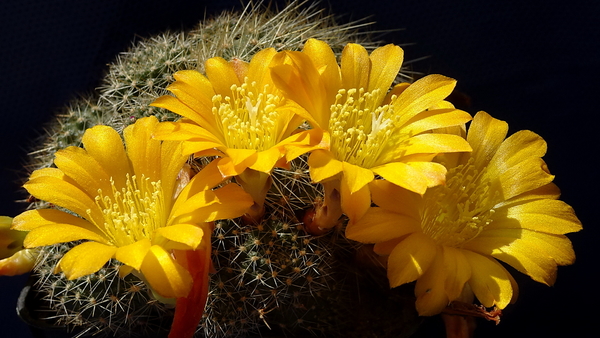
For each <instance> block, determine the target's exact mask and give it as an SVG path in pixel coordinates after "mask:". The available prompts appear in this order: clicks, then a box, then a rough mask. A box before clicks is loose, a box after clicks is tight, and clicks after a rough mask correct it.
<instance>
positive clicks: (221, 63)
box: [205, 57, 241, 97]
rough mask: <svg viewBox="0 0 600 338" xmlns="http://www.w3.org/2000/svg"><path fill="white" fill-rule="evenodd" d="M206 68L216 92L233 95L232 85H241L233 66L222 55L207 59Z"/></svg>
mask: <svg viewBox="0 0 600 338" xmlns="http://www.w3.org/2000/svg"><path fill="white" fill-rule="evenodd" d="M205 69H206V76H208V79H209V80H210V83H211V84H212V86H213V88H214V89H215V93H216V94H218V95H222V96H223V97H225V96H229V97H233V95H232V93H231V86H232V85H237V86H240V85H241V83H240V81H239V79H238V76H237V74H236V73H235V70H234V69H233V66H232V65H231V64H230V63H229V62H227V61H226V60H225V59H223V58H222V57H213V58H210V59H208V60H206V63H205Z"/></svg>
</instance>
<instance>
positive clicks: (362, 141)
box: [329, 88, 405, 168]
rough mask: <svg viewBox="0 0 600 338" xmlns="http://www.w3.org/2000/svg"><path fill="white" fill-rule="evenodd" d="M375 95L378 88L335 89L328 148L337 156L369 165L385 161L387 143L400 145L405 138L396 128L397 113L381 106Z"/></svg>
mask: <svg viewBox="0 0 600 338" xmlns="http://www.w3.org/2000/svg"><path fill="white" fill-rule="evenodd" d="M378 97H379V89H375V90H373V91H371V92H365V90H364V89H363V88H360V89H358V90H357V89H355V88H353V89H348V90H345V89H340V90H339V91H338V94H337V95H336V98H335V103H334V104H333V105H332V106H331V118H330V119H329V131H330V134H331V151H332V152H333V154H334V155H335V157H336V158H337V159H339V160H342V161H345V162H348V163H351V164H354V165H358V166H361V167H363V168H372V167H374V166H376V165H378V164H380V163H382V162H384V161H385V160H383V159H382V156H383V155H386V153H387V152H388V151H389V149H388V148H389V146H388V145H389V144H396V145H398V146H400V145H401V142H402V138H405V137H404V136H403V135H402V134H401V133H399V132H398V131H397V130H396V129H397V128H396V125H397V123H396V122H397V121H396V120H397V118H398V116H395V115H397V114H394V110H393V108H392V106H390V105H383V106H380V105H379V104H380V102H379V99H378ZM394 99H395V97H393V98H392V100H394Z"/></svg>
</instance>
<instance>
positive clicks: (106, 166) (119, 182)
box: [38, 125, 131, 216]
mask: <svg viewBox="0 0 600 338" xmlns="http://www.w3.org/2000/svg"><path fill="white" fill-rule="evenodd" d="M82 142H83V146H84V147H85V150H86V151H87V153H88V154H89V155H91V156H92V157H93V158H94V159H95V160H96V161H97V162H98V163H99V164H100V166H101V167H102V169H103V170H104V172H106V174H107V175H108V176H109V177H112V179H113V180H114V181H115V186H117V187H122V186H124V185H125V178H126V177H125V174H126V173H131V169H130V168H129V159H128V158H127V155H126V153H125V148H124V146H123V140H122V139H121V136H119V133H117V131H116V130H114V129H113V128H111V127H109V126H102V125H99V126H95V127H93V128H90V129H88V130H86V131H85V133H84V134H83V138H82ZM38 198H39V197H38ZM65 208H67V209H69V210H72V211H75V210H73V209H71V208H69V207H65ZM79 215H80V216H85V214H83V215H82V214H79Z"/></svg>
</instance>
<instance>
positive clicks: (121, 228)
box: [95, 174, 167, 247]
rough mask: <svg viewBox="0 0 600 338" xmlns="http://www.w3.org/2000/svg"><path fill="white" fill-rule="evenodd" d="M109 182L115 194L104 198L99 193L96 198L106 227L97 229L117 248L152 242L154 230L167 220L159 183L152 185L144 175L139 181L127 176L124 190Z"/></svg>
mask: <svg viewBox="0 0 600 338" xmlns="http://www.w3.org/2000/svg"><path fill="white" fill-rule="evenodd" d="M110 182H111V186H112V191H110V192H109V193H108V194H105V193H104V192H103V191H102V190H101V189H98V196H96V198H95V201H96V205H98V207H99V208H100V209H101V210H102V214H103V216H104V224H103V226H99V227H98V228H99V229H101V230H102V231H103V232H104V234H105V235H106V237H107V238H108V239H109V240H110V241H111V243H112V244H114V245H115V246H118V247H121V246H125V245H128V244H132V243H135V242H137V241H138V240H141V239H144V238H148V239H151V236H152V233H153V232H154V230H155V229H158V228H160V227H162V226H164V224H165V223H166V217H167V215H166V213H165V201H164V195H163V190H162V187H161V182H160V180H159V181H157V182H151V181H150V179H148V178H145V177H144V176H143V175H142V177H141V179H138V178H137V177H136V176H135V175H133V176H131V177H130V176H129V174H127V180H126V183H125V186H124V187H116V186H115V182H114V181H113V179H112V178H111V181H110ZM119 188H120V189H119Z"/></svg>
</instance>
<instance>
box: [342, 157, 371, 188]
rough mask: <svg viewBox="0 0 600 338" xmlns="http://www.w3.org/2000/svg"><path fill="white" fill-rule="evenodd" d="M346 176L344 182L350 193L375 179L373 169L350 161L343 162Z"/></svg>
mask: <svg viewBox="0 0 600 338" xmlns="http://www.w3.org/2000/svg"><path fill="white" fill-rule="evenodd" d="M342 167H343V172H344V176H343V178H342V184H343V185H345V186H346V187H348V189H349V193H351V194H354V193H355V192H357V191H359V190H360V189H362V188H364V187H365V186H366V185H367V184H369V182H371V181H373V179H375V175H374V174H373V171H371V170H370V169H365V168H363V167H359V166H357V165H354V164H350V163H348V162H342Z"/></svg>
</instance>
